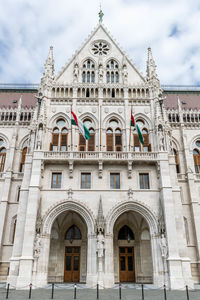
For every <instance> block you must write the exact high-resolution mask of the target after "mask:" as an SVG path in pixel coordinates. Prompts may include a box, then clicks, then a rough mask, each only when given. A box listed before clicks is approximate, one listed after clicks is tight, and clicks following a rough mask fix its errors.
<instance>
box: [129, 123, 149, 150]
mask: <svg viewBox="0 0 200 300" xmlns="http://www.w3.org/2000/svg"><path fill="white" fill-rule="evenodd" d="M136 123H137V124H138V125H139V128H140V130H141V132H142V136H143V140H144V145H142V144H141V143H140V140H139V137H138V134H137V132H136V129H135V128H134V129H133V151H135V152H151V144H150V142H149V131H148V129H147V125H146V124H145V122H144V121H143V120H142V119H138V120H136Z"/></svg>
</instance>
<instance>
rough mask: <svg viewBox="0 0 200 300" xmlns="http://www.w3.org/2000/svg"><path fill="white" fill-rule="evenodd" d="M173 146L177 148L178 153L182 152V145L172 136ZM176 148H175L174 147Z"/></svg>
mask: <svg viewBox="0 0 200 300" xmlns="http://www.w3.org/2000/svg"><path fill="white" fill-rule="evenodd" d="M172 145H173V146H175V149H176V150H177V151H180V148H181V147H180V143H179V142H178V141H177V139H176V138H175V137H173V136H172ZM173 148H174V147H173Z"/></svg>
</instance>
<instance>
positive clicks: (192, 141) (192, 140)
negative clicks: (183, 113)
mask: <svg viewBox="0 0 200 300" xmlns="http://www.w3.org/2000/svg"><path fill="white" fill-rule="evenodd" d="M197 140H200V134H196V135H195V136H193V138H192V139H191V140H190V142H189V145H190V151H191V152H192V151H193V149H194V148H195V147H196V146H195V142H196V141H197Z"/></svg>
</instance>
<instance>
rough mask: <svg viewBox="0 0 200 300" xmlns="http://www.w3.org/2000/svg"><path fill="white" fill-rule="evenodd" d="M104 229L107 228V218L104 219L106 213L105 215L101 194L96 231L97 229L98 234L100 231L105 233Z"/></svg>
mask: <svg viewBox="0 0 200 300" xmlns="http://www.w3.org/2000/svg"><path fill="white" fill-rule="evenodd" d="M104 230H105V219H104V215H103V207H102V199H101V196H100V199H99V209H98V215H97V220H96V231H97V234H99V232H101V233H104Z"/></svg>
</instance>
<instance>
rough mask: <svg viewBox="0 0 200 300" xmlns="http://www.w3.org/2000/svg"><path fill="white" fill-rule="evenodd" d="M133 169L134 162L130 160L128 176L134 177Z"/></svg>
mask: <svg viewBox="0 0 200 300" xmlns="http://www.w3.org/2000/svg"><path fill="white" fill-rule="evenodd" d="M132 169H133V163H132V161H128V178H129V179H131V178H132Z"/></svg>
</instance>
